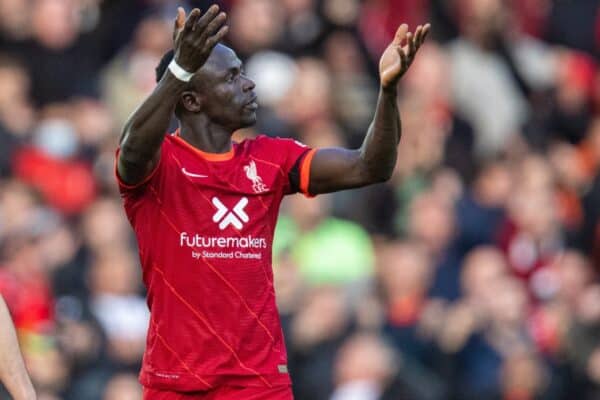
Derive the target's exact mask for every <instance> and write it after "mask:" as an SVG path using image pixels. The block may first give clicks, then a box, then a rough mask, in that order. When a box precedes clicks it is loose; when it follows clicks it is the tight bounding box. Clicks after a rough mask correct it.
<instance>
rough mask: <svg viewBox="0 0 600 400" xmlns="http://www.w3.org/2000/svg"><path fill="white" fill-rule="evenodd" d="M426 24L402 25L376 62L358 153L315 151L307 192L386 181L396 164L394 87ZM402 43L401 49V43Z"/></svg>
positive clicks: (397, 123) (397, 129)
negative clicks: (376, 80)
mask: <svg viewBox="0 0 600 400" xmlns="http://www.w3.org/2000/svg"><path fill="white" fill-rule="evenodd" d="M428 32H429V24H427V25H425V26H420V25H419V26H418V27H417V29H416V31H415V33H414V34H413V33H411V32H408V26H407V25H405V24H403V25H401V26H400V27H399V28H398V31H397V32H396V35H395V37H394V40H393V41H392V43H390V45H389V46H388V47H387V48H386V50H385V51H384V53H383V55H382V56H381V60H380V62H379V75H380V81H381V88H380V92H379V99H378V101H377V108H376V110H375V116H374V118H373V122H372V123H371V126H370V127H369V130H368V132H367V135H366V137H365V140H364V142H363V144H362V146H361V148H360V149H358V150H346V149H341V148H326V149H320V150H318V151H317V152H316V153H315V155H314V157H313V159H312V163H311V167H310V183H309V192H310V193H311V194H318V193H327V192H333V191H337V190H342V189H348V188H353V187H360V186H365V185H369V184H372V183H376V182H382V181H385V180H387V179H389V178H390V176H391V175H392V172H393V170H394V167H395V164H396V157H397V150H396V147H397V146H398V143H399V141H400V134H401V126H400V113H399V110H398V106H397V102H396V100H397V86H398V82H399V81H400V78H401V77H402V76H403V75H404V73H405V72H406V71H407V70H408V67H410V65H411V63H412V61H413V59H414V57H415V55H416V53H417V51H418V50H419V47H420V46H421V45H422V44H423V42H424V40H425V37H426V36H427V33H428ZM404 41H405V42H406V44H405V45H404V46H403V45H402V43H403V42H404Z"/></svg>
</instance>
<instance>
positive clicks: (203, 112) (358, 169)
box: [117, 5, 429, 194]
mask: <svg viewBox="0 0 600 400" xmlns="http://www.w3.org/2000/svg"><path fill="white" fill-rule="evenodd" d="M226 19H227V16H226V15H225V13H223V12H220V11H219V7H218V6H216V5H213V6H211V7H210V8H209V9H208V10H207V11H206V12H205V13H204V14H202V13H201V12H200V10H198V9H194V10H192V12H191V13H190V14H189V16H187V18H186V15H185V12H184V11H183V9H181V8H180V9H179V10H178V16H177V18H176V20H175V29H174V34H173V37H174V49H175V60H176V62H177V63H178V64H179V65H180V66H181V67H182V68H184V69H185V70H186V71H189V72H194V76H193V78H192V79H191V81H190V82H188V83H185V82H181V81H179V80H178V79H177V78H176V77H175V76H174V75H173V74H171V72H170V71H167V72H166V73H165V74H164V76H163V78H162V79H161V81H160V82H159V84H158V85H157V87H156V88H155V89H154V91H153V92H152V94H151V95H150V96H149V97H148V98H147V99H146V100H145V101H144V102H143V103H142V105H141V106H140V107H139V108H138V109H137V110H136V111H135V112H134V113H133V115H132V116H131V117H130V119H129V121H128V122H127V124H126V125H125V128H124V130H123V135H122V137H121V150H120V153H119V159H118V164H117V168H118V173H119V176H120V177H121V179H123V181H125V182H126V183H128V184H131V185H134V184H136V183H139V182H141V181H143V180H144V178H145V177H146V176H148V174H150V172H151V171H152V170H153V169H154V167H155V166H156V164H157V163H158V160H159V156H160V146H161V143H162V141H163V139H164V137H165V134H166V131H167V129H168V125H169V122H170V120H171V116H172V115H173V112H176V114H177V117H178V119H179V121H180V134H181V137H182V138H183V139H184V140H185V141H187V142H188V143H190V144H191V145H192V146H194V147H196V148H198V149H200V150H202V151H204V152H208V153H225V152H227V151H229V150H230V149H231V146H232V142H231V135H232V134H233V132H235V131H236V130H238V129H241V128H245V127H249V126H252V125H253V124H254V123H255V122H256V109H257V107H258V106H257V104H256V94H255V93H254V82H252V81H251V80H250V79H248V78H247V77H246V76H245V75H244V73H243V68H242V63H241V61H240V60H239V58H238V57H237V56H236V55H235V52H234V51H233V50H231V49H229V48H228V47H226V46H223V45H220V44H218V43H219V41H220V40H221V39H222V38H223V37H224V36H225V35H226V34H227V31H228V26H227V25H226ZM428 32H429V24H427V25H425V26H419V27H417V29H416V30H415V32H414V34H413V33H411V32H408V27H407V26H406V25H404V24H403V25H401V26H400V27H399V28H398V31H397V32H396V35H395V37H394V39H393V41H392V42H391V43H390V45H389V46H388V47H387V49H386V50H385V51H384V53H383V55H382V57H381V60H380V63H379V72H380V82H381V87H380V92H379V99H378V102H377V107H376V110H375V116H374V118H373V122H372V123H371V126H370V127H369V130H368V132H367V134H366V137H365V140H364V142H363V144H362V146H361V147H360V148H359V149H356V150H349V149H343V148H324V149H319V150H317V152H316V153H315V155H314V158H313V161H312V163H311V169H310V182H309V191H310V193H311V194H320V193H328V192H334V191H338V190H343V189H349V188H355V187H361V186H365V185H369V184H373V183H377V182H382V181H385V180H387V179H389V178H390V177H391V175H392V172H393V170H394V166H395V164H396V157H397V150H396V148H397V146H398V143H399V142H400V134H401V125H400V113H399V110H398V106H397V102H396V99H397V86H398V82H399V81H400V78H401V77H402V76H403V75H404V73H405V72H406V71H407V70H408V68H409V66H410V65H411V63H412V61H413V59H414V57H415V55H416V53H417V51H418V49H419V47H420V46H421V45H422V44H423V41H424V40H425V37H426V36H427V33H428Z"/></svg>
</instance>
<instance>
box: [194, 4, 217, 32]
mask: <svg viewBox="0 0 600 400" xmlns="http://www.w3.org/2000/svg"><path fill="white" fill-rule="evenodd" d="M217 14H219V6H218V5H216V4H213V5H212V6H210V8H209V9H208V11H206V12H205V13H204V15H203V16H202V18H200V19H199V20H198V23H197V24H196V27H195V30H197V31H200V32H204V30H205V29H206V27H207V26H208V24H210V23H211V22H212V20H213V19H215V17H216V16H217Z"/></svg>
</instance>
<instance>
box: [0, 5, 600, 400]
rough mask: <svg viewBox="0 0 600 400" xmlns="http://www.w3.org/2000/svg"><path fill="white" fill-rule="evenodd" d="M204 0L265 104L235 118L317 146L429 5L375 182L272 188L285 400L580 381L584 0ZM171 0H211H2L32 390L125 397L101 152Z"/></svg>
mask: <svg viewBox="0 0 600 400" xmlns="http://www.w3.org/2000/svg"><path fill="white" fill-rule="evenodd" d="M220 4H221V6H222V7H224V8H225V9H227V10H228V12H229V20H230V25H231V32H230V34H229V35H228V42H229V44H230V45H231V46H232V47H233V48H234V49H235V50H236V51H237V52H238V54H239V55H240V57H241V58H242V59H243V60H244V62H245V64H246V69H247V73H248V74H249V75H250V76H251V77H252V78H253V79H254V80H255V81H256V84H257V92H258V95H259V101H260V104H261V106H262V107H261V110H260V111H259V123H258V125H257V126H256V129H254V130H248V131H245V132H240V133H239V135H238V137H239V138H241V137H251V136H253V135H256V134H257V133H258V132H260V133H266V134H268V135H273V136H283V137H293V138H296V139H300V140H302V141H304V142H305V143H307V144H309V145H311V146H315V147H321V146H351V147H356V146H359V145H360V143H361V141H362V138H363V136H364V134H365V132H366V130H367V128H368V125H369V123H370V120H371V117H372V113H373V110H374V106H375V102H376V99H377V93H378V78H377V63H378V59H379V55H380V54H381V52H382V50H383V49H384V48H385V46H386V45H387V44H388V43H389V41H390V40H391V38H392V35H393V33H394V32H395V29H396V27H397V26H398V25H399V24H400V23H402V22H407V23H408V24H409V25H410V28H411V30H413V29H414V28H415V27H416V25H417V24H419V23H423V22H426V21H429V22H431V23H432V26H433V30H432V32H431V34H430V37H429V40H428V42H427V43H426V44H425V45H424V46H423V48H422V49H421V51H420V53H419V55H418V57H417V58H416V61H415V62H414V65H413V66H412V68H411V70H410V71H409V73H408V74H407V75H406V76H405V77H404V78H403V79H402V81H401V86H400V90H399V98H398V105H399V107H400V109H401V114H402V123H403V136H402V141H401V145H400V148H399V157H398V164H397V169H396V171H395V173H394V175H393V178H392V179H391V180H390V181H389V182H387V183H385V184H381V185H377V186H373V187H370V188H366V189H361V190H355V191H351V192H345V193H338V194H334V195H327V196H319V197H317V198H315V199H310V200H309V199H305V198H303V197H302V196H292V197H289V198H288V199H286V201H285V202H284V205H283V206H282V215H281V219H280V224H279V225H278V229H277V235H276V242H275V246H274V247H275V248H274V271H275V280H276V289H277V295H278V306H279V310H280V313H281V318H282V322H283V327H284V331H285V335H286V340H287V344H288V352H289V360H290V370H291V374H292V377H293V380H294V382H295V389H294V390H295V394H296V399H297V400H306V399H309V400H321V399H323V400H386V399H395V400H404V399H405V400H446V399H449V400H463V399H464V400H471V399H486V400H487V399H492V400H534V399H541V400H562V399H564V400H572V399H578V400H579V399H582V400H590V399H600V281H599V280H598V273H599V272H600V224H599V220H600V69H599V68H598V56H599V55H600V2H599V1H598V0H362V1H361V0H230V1H221V2H220ZM178 5H183V6H185V7H186V9H187V10H188V11H189V10H190V9H191V7H193V6H199V7H202V9H206V7H207V5H208V2H207V1H187V2H186V1H185V0H177V1H175V0H173V1H171V0H0V31H1V39H0V293H2V295H3V296H4V297H5V299H6V301H7V303H8V305H9V308H10V310H11V312H12V315H13V318H14V320H15V324H16V326H17V328H18V330H19V334H20V339H21V343H22V347H23V352H24V355H25V359H26V363H27V366H28V369H29V371H30V373H31V377H32V379H33V381H34V383H35V386H36V388H37V389H38V392H39V395H40V397H39V399H40V400H57V399H66V400H75V399H76V400H139V399H141V388H140V386H139V385H138V383H137V378H136V375H137V372H138V369H139V367H140V361H141V356H142V353H143V349H144V342H145V334H146V328H147V323H148V311H147V308H146V304H145V300H144V290H143V287H142V285H141V279H140V267H139V262H138V257H137V252H136V247H135V241H134V238H133V237H132V231H131V229H130V227H129V225H128V223H127V220H126V218H125V215H124V212H123V210H122V207H121V201H120V198H119V195H118V191H117V188H116V184H115V180H114V176H113V163H114V152H115V148H116V146H117V140H118V136H119V134H120V129H121V127H122V125H123V122H124V121H125V120H126V118H127V116H128V115H129V114H130V113H131V112H132V111H133V109H134V107H135V106H136V105H137V104H139V103H140V101H141V100H142V99H143V98H144V97H145V96H147V95H148V94H149V93H150V91H152V89H153V87H154V85H155V81H154V68H155V66H156V65H157V63H158V61H159V59H160V57H161V56H162V54H163V53H164V52H165V51H166V50H168V49H169V48H170V47H171V33H172V26H173V19H174V17H175V13H176V7H177V6H178ZM0 396H1V395H0ZM0 398H2V397H0ZM5 398H7V397H5Z"/></svg>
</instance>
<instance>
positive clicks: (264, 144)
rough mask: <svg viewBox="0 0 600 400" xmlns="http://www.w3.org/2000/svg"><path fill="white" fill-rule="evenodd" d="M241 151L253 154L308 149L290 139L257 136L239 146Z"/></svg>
mask: <svg viewBox="0 0 600 400" xmlns="http://www.w3.org/2000/svg"><path fill="white" fill-rule="evenodd" d="M239 146H240V147H241V148H242V149H247V150H250V151H253V152H256V151H258V152H260V151H267V152H269V151H274V150H279V152H281V151H285V150H288V149H293V148H299V149H308V147H307V146H306V145H305V144H304V143H302V142H299V141H298V140H295V139H292V138H281V137H278V136H274V137H273V136H267V135H258V136H257V137H255V138H251V139H245V140H244V141H243V142H241V143H240V144H239Z"/></svg>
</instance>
